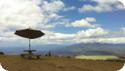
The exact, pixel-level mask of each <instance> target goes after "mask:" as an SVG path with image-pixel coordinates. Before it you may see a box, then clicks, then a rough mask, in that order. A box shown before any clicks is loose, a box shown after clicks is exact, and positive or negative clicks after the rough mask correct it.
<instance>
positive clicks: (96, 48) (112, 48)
mask: <svg viewBox="0 0 125 71" xmlns="http://www.w3.org/2000/svg"><path fill="white" fill-rule="evenodd" d="M25 49H28V47H11V48H9V47H8V48H0V50H1V51H4V52H5V53H7V54H20V53H22V51H23V50H25ZM32 49H36V50H37V53H39V54H44V53H47V52H49V51H51V52H52V54H54V55H71V56H75V55H116V56H125V44H108V43H79V44H73V45H69V46H66V45H37V46H32Z"/></svg>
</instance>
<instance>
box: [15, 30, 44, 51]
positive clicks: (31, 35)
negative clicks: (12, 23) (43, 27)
mask: <svg viewBox="0 0 125 71" xmlns="http://www.w3.org/2000/svg"><path fill="white" fill-rule="evenodd" d="M15 34H16V35H18V36H21V37H24V38H28V39H29V50H31V45H30V39H35V38H39V37H41V36H43V35H45V34H44V33H43V32H42V31H40V30H34V29H31V28H28V29H22V30H16V32H15Z"/></svg>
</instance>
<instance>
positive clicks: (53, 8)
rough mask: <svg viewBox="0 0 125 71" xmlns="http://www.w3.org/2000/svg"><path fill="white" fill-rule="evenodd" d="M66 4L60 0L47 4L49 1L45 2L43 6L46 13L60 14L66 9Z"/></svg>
mask: <svg viewBox="0 0 125 71" xmlns="http://www.w3.org/2000/svg"><path fill="white" fill-rule="evenodd" d="M64 6H65V5H64V3H63V2H62V1H60V0H57V1H52V2H47V1H44V3H43V5H42V9H43V10H44V11H45V12H52V13H53V12H58V11H60V10H61V9H63V8H64Z"/></svg>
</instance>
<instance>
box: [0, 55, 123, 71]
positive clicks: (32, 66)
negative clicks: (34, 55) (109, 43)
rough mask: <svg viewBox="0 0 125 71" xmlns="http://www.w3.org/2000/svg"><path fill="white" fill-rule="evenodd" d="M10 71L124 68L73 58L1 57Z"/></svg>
mask: <svg viewBox="0 0 125 71" xmlns="http://www.w3.org/2000/svg"><path fill="white" fill-rule="evenodd" d="M0 62H1V63H2V66H3V67H4V68H5V69H7V70H8V71H117V70H118V69H120V68H121V67H122V66H123V62H118V61H93V60H76V59H73V58H57V57H41V59H39V60H28V59H23V58H21V57H20V56H0Z"/></svg>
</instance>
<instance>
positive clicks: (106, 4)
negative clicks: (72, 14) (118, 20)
mask: <svg viewBox="0 0 125 71" xmlns="http://www.w3.org/2000/svg"><path fill="white" fill-rule="evenodd" d="M91 1H92V2H96V3H97V5H91V4H87V5H83V6H82V7H81V8H79V11H80V12H86V11H89V12H91V11H94V12H98V13H100V12H110V11H113V10H121V9H124V7H123V5H122V4H121V3H120V2H119V1H118V0H91Z"/></svg>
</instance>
